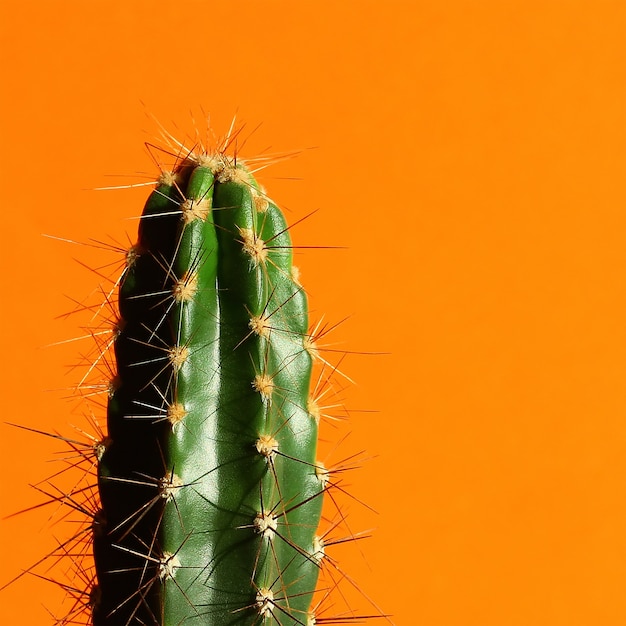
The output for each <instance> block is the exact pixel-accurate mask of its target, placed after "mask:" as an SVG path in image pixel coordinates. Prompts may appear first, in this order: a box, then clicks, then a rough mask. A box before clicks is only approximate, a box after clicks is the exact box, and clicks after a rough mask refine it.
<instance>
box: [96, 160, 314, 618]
mask: <svg viewBox="0 0 626 626" xmlns="http://www.w3.org/2000/svg"><path fill="white" fill-rule="evenodd" d="M220 159H221V162H222V163H223V164H225V167H223V168H222V169H220V167H218V166H215V165H213V166H207V165H206V164H204V165H203V164H198V162H197V161H196V162H191V160H189V159H188V160H186V161H185V162H184V163H183V164H182V165H181V166H180V167H179V168H178V169H177V170H176V181H175V182H174V181H173V180H171V179H167V178H165V177H163V179H162V182H161V183H160V184H159V185H158V186H157V188H156V189H155V191H154V192H153V193H152V194H151V196H150V197H149V199H148V201H147V203H146V206H145V208H144V212H143V215H142V220H141V223H140V229H139V238H138V244H137V245H136V246H135V248H134V254H133V256H132V260H131V262H129V263H128V266H127V268H126V270H125V273H124V276H123V279H122V281H121V283H120V290H119V309H120V320H121V321H120V324H119V334H118V337H117V339H116V343H115V355H116V361H117V376H116V379H115V385H114V386H113V388H112V391H111V393H110V400H109V404H108V409H107V422H108V437H109V440H108V441H109V445H108V447H107V449H106V451H105V453H104V454H103V456H102V458H101V460H100V462H99V467H98V483H99V491H100V499H101V506H102V509H101V511H100V512H99V513H98V515H97V516H96V517H95V519H94V524H93V528H94V556H95V561H96V573H97V583H96V586H95V587H94V593H93V594H92V596H93V605H94V606H93V618H92V619H93V623H94V625H95V626H113V625H115V626H119V625H122V624H158V625H162V626H178V625H189V626H200V625H202V626H226V625H229V626H230V625H242V626H243V625H266V624H281V625H285V626H286V625H291V624H303V625H306V624H307V623H308V621H307V620H308V615H309V612H310V610H311V608H310V605H311V602H312V596H313V591H314V589H315V586H316V583H317V578H318V573H319V569H320V567H319V558H317V557H319V553H318V554H317V555H316V543H315V536H316V530H317V527H318V524H319V521H320V516H321V507H322V494H323V492H324V487H325V484H324V480H323V478H322V473H321V472H320V471H319V468H318V466H317V463H316V446H317V423H316V420H315V419H314V417H313V416H312V415H311V414H310V413H309V412H308V410H307V401H308V397H309V388H310V382H311V367H312V362H313V358H312V356H311V354H310V353H309V351H307V349H306V345H307V342H306V340H307V338H308V335H307V332H308V314H307V301H306V296H305V293H304V292H303V290H302V288H301V287H300V285H299V284H298V283H297V282H296V281H295V280H294V279H293V278H292V254H291V239H290V236H289V233H288V230H287V225H286V222H285V219H284V216H283V215H282V213H281V211H280V210H279V209H278V208H277V207H276V206H275V205H274V204H273V203H272V202H271V201H270V202H268V201H267V200H265V197H264V196H263V195H262V192H260V191H259V187H258V185H257V183H256V182H255V181H254V179H253V178H252V175H251V174H249V173H248V172H247V171H246V170H245V169H243V167H242V166H241V165H240V164H238V165H237V166H236V167H235V166H234V164H233V163H232V162H229V161H227V160H225V157H220ZM218 162H220V160H219V159H218ZM190 206H191V208H192V210H193V208H198V207H200V208H202V209H204V212H202V211H199V212H198V214H197V215H196V214H194V213H193V211H187V210H188V209H189V207H190ZM211 207H212V209H211ZM186 211H187V212H186ZM184 215H187V216H188V217H187V218H185V217H184ZM194 215H195V218H194ZM250 233H255V234H256V235H255V236H256V237H258V238H260V239H261V240H262V242H261V243H259V245H258V251H259V256H255V254H254V253H250V251H247V249H246V247H245V246H244V243H245V242H246V241H248V242H249V241H250V239H249V237H250ZM253 241H254V240H253ZM263 242H264V243H263ZM189 277H193V280H189ZM181 284H182V285H186V286H188V293H186V294H184V295H182V296H181V295H177V294H178V293H179V292H180V291H183V292H184V289H179V290H178V291H177V289H176V285H181ZM259 316H263V317H264V318H265V319H266V323H265V326H264V327H263V330H262V331H259V330H257V332H255V331H254V330H253V329H252V328H251V325H250V323H251V319H252V318H253V317H259ZM175 347H182V348H185V349H186V352H185V355H184V358H181V359H180V361H178V362H175V360H174V359H172V358H170V355H171V353H172V352H171V350H172V348H175ZM263 377H265V378H263ZM255 380H256V381H257V383H256V384H255ZM259 380H261V381H263V380H266V381H269V386H266V387H263V385H262V384H260V383H259V382H258V381H259ZM168 407H169V410H168ZM172 407H180V408H182V409H183V410H184V412H182V413H181V412H180V411H179V417H180V419H178V420H177V419H175V418H173V417H172V415H174V414H175V411H174V409H173V408H172ZM181 416H182V417H181ZM262 436H266V437H268V438H269V441H272V442H274V441H275V442H276V445H277V450H276V448H274V451H273V452H272V451H271V449H270V450H265V453H263V450H261V451H259V449H258V447H257V441H258V440H259V438H260V437H262ZM271 438H273V439H271ZM263 520H265V522H266V526H267V523H269V528H267V529H266V530H265V532H263V529H264V528H266V526H263ZM317 549H319V548H317ZM263 598H266V600H265V602H264V601H263Z"/></svg>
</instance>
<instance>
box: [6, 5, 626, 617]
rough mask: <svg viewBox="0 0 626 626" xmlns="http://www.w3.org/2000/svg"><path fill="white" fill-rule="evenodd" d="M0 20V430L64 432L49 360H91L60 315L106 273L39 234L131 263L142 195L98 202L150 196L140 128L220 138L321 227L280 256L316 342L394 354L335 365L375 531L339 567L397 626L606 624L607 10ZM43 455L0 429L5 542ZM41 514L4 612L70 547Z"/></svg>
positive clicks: (615, 517) (101, 10) (79, 11)
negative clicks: (48, 555)
mask: <svg viewBox="0 0 626 626" xmlns="http://www.w3.org/2000/svg"><path fill="white" fill-rule="evenodd" d="M296 5H297V6H296ZM0 12H1V15H0V18H1V19H0V41H2V44H1V45H2V47H3V50H2V55H3V59H4V62H3V63H2V67H1V68H0V73H1V77H0V83H1V84H2V93H3V95H2V108H3V111H2V116H1V119H0V128H1V133H2V156H1V158H2V166H1V167H0V176H1V178H2V181H1V182H2V189H3V191H2V204H3V219H2V229H1V230H2V233H3V242H2V249H1V250H0V254H1V266H2V276H3V284H4V287H3V296H2V307H1V308H0V315H1V316H2V323H1V324H0V332H1V333H2V346H3V349H4V354H5V359H4V366H3V368H2V370H3V371H2V377H1V385H2V397H4V398H5V400H4V403H3V404H4V409H3V416H4V417H3V419H4V420H6V421H10V422H19V423H22V424H24V425H28V426H29V427H32V428H39V429H45V430H51V429H55V428H56V429H59V430H62V431H64V432H68V427H67V426H66V425H67V424H68V423H79V422H80V412H79V411H78V410H77V409H76V407H75V406H74V405H73V404H71V403H67V402H66V401H65V400H64V399H63V396H64V395H65V394H64V392H62V391H61V392H60V391H54V390H59V389H63V388H67V387H69V386H71V385H72V384H73V383H75V382H76V381H77V379H78V378H80V375H79V372H80V370H74V371H71V372H69V373H68V371H67V367H66V366H68V365H72V364H75V363H77V362H80V360H81V358H80V355H81V354H84V353H85V351H86V350H87V348H85V347H84V346H83V345H82V344H81V343H80V342H74V343H70V344H66V345H63V346H55V347H50V348H44V346H46V345H48V344H51V343H53V342H56V341H60V340H63V339H66V338H70V337H76V336H79V335H80V334H81V332H82V331H81V329H80V328H79V327H80V325H81V324H82V323H83V322H84V319H79V318H75V317H72V318H69V319H61V318H56V316H58V315H60V314H61V313H63V312H65V311H68V310H70V309H72V308H73V306H74V304H73V302H72V301H71V300H68V296H69V297H70V298H76V299H81V298H82V297H83V296H85V295H87V294H89V293H90V290H92V289H93V288H94V287H95V286H96V285H97V283H98V282H100V281H99V279H98V277H96V276H94V275H93V274H92V273H90V272H88V271H87V270H86V269H85V268H83V267H81V266H80V265H79V264H77V263H75V261H74V260H73V258H74V257H77V258H80V259H81V261H83V262H85V263H87V264H97V263H98V262H99V260H96V259H100V257H99V256H97V254H96V253H95V252H94V251H93V250H91V249H89V248H86V247H80V246H76V245H71V244H67V243H61V242H58V241H54V240H50V239H46V238H44V237H42V236H41V235H42V233H45V234H50V235H55V236H60V237H65V238H68V239H74V240H78V241H87V240H88V239H89V238H90V237H94V238H99V239H102V238H105V237H107V236H108V235H110V236H111V237H113V238H114V239H115V240H117V241H120V242H121V241H124V240H125V239H124V237H125V235H124V233H125V232H129V233H132V231H133V229H134V228H136V222H133V221H128V219H127V218H130V217H133V216H136V215H137V214H138V213H139V212H140V210H141V206H142V202H143V198H144V197H145V195H146V189H145V188H144V189H134V190H126V191H94V188H96V187H102V186H107V185H119V184H130V183H133V182H137V181H140V180H146V179H147V178H149V177H150V176H154V175H155V173H156V171H155V169H154V167H153V164H152V163H151V161H150V159H149V157H148V156H147V153H146V152H145V150H144V148H143V142H144V141H147V140H152V139H153V138H154V137H155V136H156V135H157V134H158V126H157V125H156V123H155V122H154V120H153V119H152V116H154V117H155V118H156V119H158V120H159V121H160V122H161V123H163V125H164V126H165V127H166V128H168V129H169V130H171V131H172V132H173V133H175V134H176V133H178V134H180V135H181V136H183V135H185V134H189V133H191V132H192V129H193V127H194V123H195V124H196V125H197V126H200V127H203V126H204V120H203V111H207V112H210V113H211V116H212V125H213V126H214V127H215V129H216V130H217V132H220V133H222V132H224V131H225V130H226V128H227V126H228V124H229V122H230V120H231V118H232V116H233V114H234V113H235V112H236V113H237V116H238V119H239V120H241V121H245V122H246V123H247V127H246V132H244V135H246V134H247V135H250V137H249V140H248V143H247V144H246V146H245V148H244V149H243V150H242V153H243V154H244V156H245V155H246V154H250V155H254V154H258V153H260V152H262V151H263V150H265V149H266V148H268V147H269V149H270V151H281V152H284V151H290V150H300V149H302V150H303V151H302V153H301V155H300V156H299V157H297V158H295V159H290V160H288V161H286V162H284V163H281V164H278V165H276V166H274V167H272V168H270V169H268V170H267V171H265V172H264V173H263V175H262V177H261V178H262V182H263V183H264V184H265V185H266V186H267V188H268V190H269V191H270V193H271V194H272V195H273V197H275V198H276V199H277V201H279V202H280V203H281V204H282V205H283V206H285V207H286V208H287V209H288V211H289V217H290V219H291V221H295V219H297V218H299V217H302V216H304V215H306V214H307V213H309V212H310V211H312V210H315V209H319V211H318V212H317V213H316V214H315V215H314V216H313V217H311V218H309V219H308V220H306V221H305V222H303V223H301V224H299V225H297V226H296V227H295V228H294V231H293V236H294V239H295V242H296V244H300V245H302V246H331V247H332V246H342V247H345V248H342V249H330V250H329V249H319V250H313V249H307V250H303V251H302V253H301V254H300V253H299V254H298V259H297V262H298V264H299V265H300V267H301V269H302V276H303V281H304V282H305V285H306V287H307V290H308V291H309V293H310V296H311V309H312V317H313V319H319V318H320V317H321V316H322V314H325V320H327V321H329V322H330V323H335V322H338V321H340V320H341V319H343V318H344V317H345V316H350V317H349V319H348V320H347V321H346V322H344V323H343V324H341V325H340V326H339V328H338V329H337V330H336V331H335V332H334V333H333V336H332V341H333V342H334V341H336V342H338V346H339V347H340V348H345V349H348V350H351V351H354V352H361V353H365V352H371V353H385V354H378V355H365V354H351V355H349V356H348V357H347V358H346V360H345V361H344V362H343V363H342V369H343V370H344V371H346V372H347V373H348V374H349V375H350V376H351V377H353V378H354V379H355V380H356V382H357V384H356V385H355V386H352V387H350V388H348V389H347V390H346V391H345V393H344V394H343V396H342V399H345V402H346V404H347V406H348V407H350V408H351V409H352V410H353V414H352V419H351V424H350V431H351V435H350V437H349V438H348V440H347V441H345V442H344V443H342V444H341V446H342V449H344V450H346V453H345V455H346V456H347V455H348V454H350V453H351V452H354V451H359V450H362V449H363V450H367V452H368V454H369V455H370V456H372V457H374V458H373V459H372V460H371V461H369V462H367V463H366V464H365V465H364V467H363V468H362V469H360V470H359V471H358V472H354V473H352V474H351V475H350V476H349V477H348V478H347V479H346V482H347V483H349V484H350V490H351V492H352V493H353V494H354V495H355V496H356V497H358V498H360V499H362V500H364V501H366V502H367V503H368V504H370V505H371V506H372V507H374V508H375V509H376V511H377V514H373V513H372V512H370V511H369V510H368V509H366V508H364V507H362V506H360V505H358V504H357V503H356V502H354V501H348V506H349V510H350V524H351V527H352V528H353V529H354V530H363V529H369V528H373V527H375V531H374V533H373V537H372V538H371V539H368V540H367V541H366V542H359V544H360V545H359V548H360V550H361V551H362V555H361V553H359V551H358V550H353V551H352V552H350V550H349V549H346V550H345V556H344V552H343V550H344V549H343V548H338V549H337V553H338V554H339V555H340V556H339V557H338V558H339V559H340V562H341V567H342V569H344V570H345V571H346V572H348V573H349V574H350V575H351V576H353V577H354V578H355V579H356V580H358V581H359V583H360V585H361V587H362V589H363V590H364V592H366V593H367V594H368V595H369V596H371V597H372V598H374V599H375V600H376V602H377V603H378V604H379V605H380V606H381V607H382V608H383V609H384V610H385V611H387V612H389V613H391V614H393V616H394V617H393V619H394V622H395V623H396V624H397V625H414V624H415V625H418V626H531V625H533V626H621V625H623V624H626V593H625V589H626V393H625V391H626V389H625V382H626V241H625V233H626V176H625V175H626V168H625V165H626V3H624V2H623V1H622V0H615V1H610V0H587V1H582V0H551V1H550V0H549V1H545V0H507V1H501V0H493V1H488V0H478V1H477V0H466V1H462V0H446V1H438V0H429V1H426V0H412V1H408V0H407V1H406V2H399V1H397V0H387V1H386V2H363V1H360V2H356V1H354V2H345V1H344V2H330V1H319V2H301V3H293V2H286V1H280V2H279V1H268V2H252V1H239V2H233V3H228V2H224V3H219V4H218V3H214V2H208V1H203V2H201V1H192V0H186V1H181V0H178V1H177V2H162V1H151V2H128V1H126V2H121V1H108V2H103V1H97V0H96V1H92V2H70V1H65V2H59V3H52V2H50V3H46V2H31V1H28V0H22V1H20V2H15V3H12V4H11V5H9V3H8V2H7V3H4V4H3V8H2V9H0ZM194 119H195V122H194ZM259 124H260V127H259V128H258V129H257V128H256V127H257V126H259ZM254 129H256V130H254ZM248 131H249V132H248ZM252 131H254V132H252ZM311 147H315V149H310V150H309V149H308V148H311ZM137 172H141V173H142V174H141V176H140V177H136V176H134V174H135V173H137ZM110 174H112V175H115V176H114V177H110V176H108V175H110ZM92 254H93V256H92ZM50 390H53V391H50ZM326 434H327V436H328V437H330V436H332V434H333V429H332V428H330V429H328V428H327V430H326ZM58 449H60V448H59V446H58V445H56V444H55V443H54V442H52V441H49V440H46V439H45V438H43V437H38V436H35V435H32V434H28V433H25V432H23V431H19V430H17V429H13V428H11V427H9V426H6V425H2V426H0V477H1V479H0V489H1V491H0V501H1V506H2V514H3V515H7V514H8V513H10V512H13V511H15V510H19V509H21V508H25V507H27V506H32V505H33V504H35V503H37V502H39V501H40V500H41V499H42V496H40V495H39V494H37V493H36V492H34V491H32V490H30V489H29V488H28V484H29V483H34V482H37V481H39V480H41V479H42V478H44V477H46V476H48V475H50V474H51V473H53V472H54V471H56V470H57V469H58V468H59V466H58V465H55V464H52V465H51V464H50V463H49V462H47V459H49V458H51V456H53V454H54V452H55V451H56V450H58ZM335 458H341V453H340V454H338V455H337V456H335ZM53 513H54V511H53V510H52V509H51V508H50V507H48V509H46V510H40V511H37V512H34V513H29V514H25V515H22V516H18V517H14V518H11V519H8V520H5V521H1V522H0V536H1V540H2V562H3V566H2V571H1V574H0V584H3V583H5V582H7V581H8V580H10V579H11V578H12V577H13V576H15V575H16V574H17V573H18V572H19V571H20V570H21V569H22V568H25V567H27V566H28V565H30V564H31V563H33V562H34V561H36V560H37V558H39V557H40V556H42V555H43V554H44V553H45V552H46V551H47V550H50V549H52V547H54V539H53V536H59V537H62V536H63V533H64V532H67V531H64V529H63V525H62V524H61V525H60V526H59V525H57V526H53V527H52V529H50V527H49V525H47V523H46V520H47V519H48V517H49V516H50V515H51V514H53ZM58 567H61V566H58ZM39 571H40V573H44V572H42V571H41V570H39ZM57 571H58V568H57V569H56V570H53V571H52V572H51V574H56V573H57ZM61 596H62V594H60V593H59V591H58V590H57V589H54V588H53V586H52V585H50V584H48V583H46V582H44V581H42V580H39V579H36V578H34V577H30V576H27V577H25V578H23V579H21V580H19V581H18V582H16V583H15V584H14V585H13V586H11V587H9V588H8V589H6V590H4V591H3V592H2V595H1V596H0V623H1V624H3V625H4V624H6V625H7V626H13V625H21V624H35V625H42V626H43V625H45V624H50V623H52V620H51V618H50V617H49V615H48V613H47V612H46V608H44V605H45V607H48V608H49V609H50V610H51V611H53V612H56V611H58V610H59V606H60V598H61ZM356 602H357V603H360V605H359V606H358V610H359V612H362V613H363V612H372V611H373V609H372V608H371V607H370V606H369V605H368V603H367V601H365V600H363V599H361V600H356ZM376 623H378V622H376ZM381 623H383V622H381Z"/></svg>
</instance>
